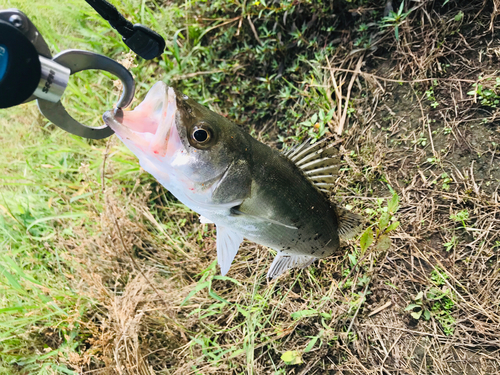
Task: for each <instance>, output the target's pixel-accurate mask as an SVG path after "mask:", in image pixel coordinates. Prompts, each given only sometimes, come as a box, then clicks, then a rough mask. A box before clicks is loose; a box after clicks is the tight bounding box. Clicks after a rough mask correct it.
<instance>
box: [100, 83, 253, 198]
mask: <svg viewBox="0 0 500 375" xmlns="http://www.w3.org/2000/svg"><path fill="white" fill-rule="evenodd" d="M103 119H104V121H105V123H106V124H107V125H108V126H109V127H111V128H112V129H113V130H114V131H115V134H116V135H117V136H118V137H119V138H120V139H121V140H122V141H123V143H124V144H125V145H126V146H127V147H128V148H129V149H130V150H131V151H132V152H133V153H134V154H135V155H136V156H137V157H138V159H139V161H140V164H141V166H142V167H143V168H144V169H145V170H146V171H148V172H149V173H151V174H152V175H153V176H154V177H156V178H157V179H158V180H159V181H160V183H162V184H163V185H164V186H165V187H167V189H170V188H171V186H170V184H171V183H176V184H181V185H182V184H183V186H180V188H189V189H201V188H202V187H204V188H205V189H206V188H207V187H209V186H210V185H213V184H214V183H215V182H216V181H217V179H218V178H219V177H220V176H222V175H223V174H224V172H225V171H226V170H227V168H228V167H229V165H231V163H232V162H233V161H234V159H235V158H237V157H238V155H239V154H240V153H239V152H238V150H239V149H241V147H244V146H242V145H241V144H238V142H240V143H241V142H244V136H243V133H242V132H241V131H240V130H239V129H238V127H237V126H236V125H234V124H233V123H231V122H230V121H229V120H227V119H226V118H224V117H223V116H220V115H218V114H216V113H214V112H212V111H210V110H209V109H208V108H206V107H204V106H202V105H200V104H199V103H197V102H196V101H194V100H192V99H191V98H189V97H187V96H186V95H184V94H182V93H181V92H179V91H177V90H175V89H173V88H172V87H168V86H167V85H165V83H163V82H158V83H156V84H155V85H154V86H153V87H152V88H151V90H150V91H149V92H148V94H147V95H146V98H145V99H144V101H143V102H141V103H140V104H139V105H138V106H137V107H136V108H135V109H134V110H132V111H127V110H121V109H115V110H112V111H108V112H106V113H105V114H104V116H103ZM172 180H175V182H172Z"/></svg>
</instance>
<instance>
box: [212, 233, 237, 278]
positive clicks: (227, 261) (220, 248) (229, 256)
mask: <svg viewBox="0 0 500 375" xmlns="http://www.w3.org/2000/svg"><path fill="white" fill-rule="evenodd" d="M242 242H243V236H242V235H241V234H238V233H236V232H233V231H232V230H230V229H228V228H226V227H223V226H220V225H217V261H218V262H219V266H220V272H221V274H222V276H224V275H225V274H226V273H227V271H229V268H230V267H231V263H232V262H233V259H234V257H235V256H236V253H237V252H238V249H239V248H240V244H241V243H242Z"/></svg>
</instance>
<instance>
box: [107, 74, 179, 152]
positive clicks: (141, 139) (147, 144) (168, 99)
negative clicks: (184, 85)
mask: <svg viewBox="0 0 500 375" xmlns="http://www.w3.org/2000/svg"><path fill="white" fill-rule="evenodd" d="M176 112H177V103H176V95H175V91H174V90H173V89H172V88H171V87H167V85H165V83H163V82H158V83H156V84H155V85H154V86H153V87H152V88H151V90H149V92H148V94H147V95H146V98H145V99H144V101H143V102H142V103H141V104H139V105H138V106H137V107H136V108H135V109H134V110H133V111H124V110H122V109H120V108H117V109H115V110H111V111H107V112H106V113H104V115H103V119H104V122H105V123H106V125H108V126H109V127H110V128H111V129H113V130H114V132H115V134H116V135H117V136H118V138H120V139H121V140H122V141H123V143H125V145H126V146H127V147H128V148H129V149H130V150H131V151H132V152H133V153H134V154H135V155H136V156H137V157H138V158H139V160H141V161H143V160H144V159H157V160H160V159H163V158H164V157H165V156H167V152H168V144H169V138H170V136H171V135H172V133H176V132H175V131H172V129H175V116H176Z"/></svg>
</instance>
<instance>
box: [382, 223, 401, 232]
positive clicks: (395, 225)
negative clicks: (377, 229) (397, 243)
mask: <svg viewBox="0 0 500 375" xmlns="http://www.w3.org/2000/svg"><path fill="white" fill-rule="evenodd" d="M397 227H399V221H394V222H392V223H391V225H389V226H388V227H387V229H386V230H385V231H386V232H387V233H389V232H390V231H393V230H394V229H396V228H397Z"/></svg>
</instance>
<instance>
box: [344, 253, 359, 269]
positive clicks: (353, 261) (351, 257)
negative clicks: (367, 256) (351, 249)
mask: <svg viewBox="0 0 500 375" xmlns="http://www.w3.org/2000/svg"><path fill="white" fill-rule="evenodd" d="M347 257H348V258H349V260H350V261H351V264H352V265H353V266H355V265H356V263H358V260H357V259H356V255H354V254H348V255H347Z"/></svg>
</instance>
